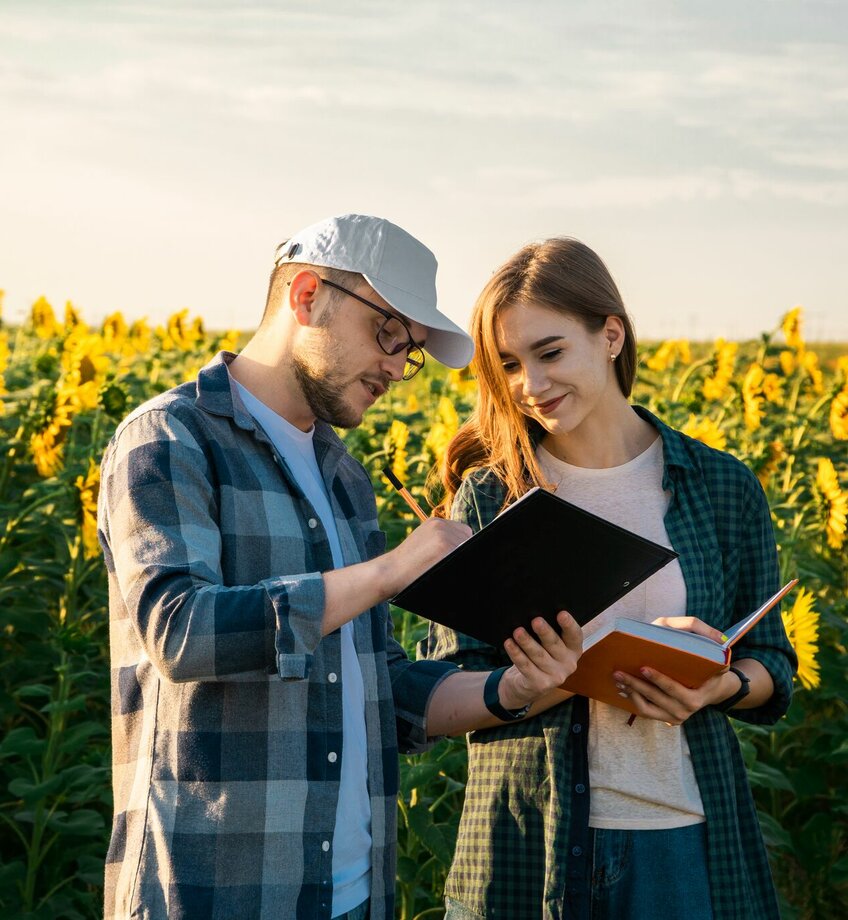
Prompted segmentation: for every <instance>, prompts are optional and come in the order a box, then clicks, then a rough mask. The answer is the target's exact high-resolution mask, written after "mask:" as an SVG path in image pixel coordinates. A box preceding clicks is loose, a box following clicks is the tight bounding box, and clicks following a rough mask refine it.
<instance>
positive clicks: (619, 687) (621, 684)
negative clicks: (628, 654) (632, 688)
mask: <svg viewBox="0 0 848 920" xmlns="http://www.w3.org/2000/svg"><path fill="white" fill-rule="evenodd" d="M615 685H616V687H618V689H619V690H624V689H625V687H624V684H623V683H621V681H619V680H617V681H616V682H615Z"/></svg>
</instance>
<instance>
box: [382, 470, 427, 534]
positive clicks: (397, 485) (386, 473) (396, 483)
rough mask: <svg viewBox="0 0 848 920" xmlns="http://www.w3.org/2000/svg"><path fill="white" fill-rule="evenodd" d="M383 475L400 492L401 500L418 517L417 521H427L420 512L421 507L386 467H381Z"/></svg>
mask: <svg viewBox="0 0 848 920" xmlns="http://www.w3.org/2000/svg"><path fill="white" fill-rule="evenodd" d="M383 475H384V476H385V477H386V479H388V480H389V482H390V483H391V484H392V485H393V486H394V487H395V488H396V489H397V490H398V492H400V496H401V498H402V499H403V500H404V501H405V502H406V503H407V505H409V507H410V508H412V510H413V511H414V512H415V513H416V514H417V515H418V519H419V520H421V521H426V520H427V515H426V514H424V512H423V511H422V510H421V506H420V505H419V504H418V502H417V501H415V499H414V498H413V497H412V496H411V495H410V494H409V490H408V489H407V488H406V486H405V485H404V484H403V483H402V482H401V481H400V480H399V479H398V478H397V476H395V474H394V473H393V472H392V471H391V470H390V469H389V468H388V467H387V466H384V467H383Z"/></svg>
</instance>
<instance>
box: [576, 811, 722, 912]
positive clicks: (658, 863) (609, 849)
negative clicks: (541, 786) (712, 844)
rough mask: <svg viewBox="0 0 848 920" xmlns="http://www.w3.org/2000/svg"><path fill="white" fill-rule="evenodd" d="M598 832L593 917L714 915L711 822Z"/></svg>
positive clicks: (594, 870)
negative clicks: (709, 858) (709, 865)
mask: <svg viewBox="0 0 848 920" xmlns="http://www.w3.org/2000/svg"><path fill="white" fill-rule="evenodd" d="M593 836H594V843H593V858H592V920H631V918H632V920H640V918H644V917H662V920H712V918H713V911H712V903H711V899H710V886H709V879H708V877H707V825H706V824H692V825H690V826H689V827H674V828H670V829H669V830H659V831H622V830H601V829H595V830H594V831H593Z"/></svg>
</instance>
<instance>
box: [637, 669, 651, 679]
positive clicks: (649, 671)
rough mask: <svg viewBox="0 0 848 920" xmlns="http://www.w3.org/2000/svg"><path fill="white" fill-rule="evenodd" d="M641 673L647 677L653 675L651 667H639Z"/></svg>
mask: <svg viewBox="0 0 848 920" xmlns="http://www.w3.org/2000/svg"><path fill="white" fill-rule="evenodd" d="M639 673H640V674H644V675H645V677H650V676H651V669H650V668H639Z"/></svg>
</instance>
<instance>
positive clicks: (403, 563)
mask: <svg viewBox="0 0 848 920" xmlns="http://www.w3.org/2000/svg"><path fill="white" fill-rule="evenodd" d="M470 536H471V528H470V527H469V526H468V525H467V524H460V523H459V521H446V520H443V519H442V518H429V519H428V520H426V521H424V522H423V523H421V524H420V525H419V526H418V527H416V528H415V530H413V531H412V533H411V534H410V535H409V536H408V537H407V538H406V539H405V540H404V541H403V543H401V544H400V545H399V546H396V547H395V548H394V549H393V550H392V551H391V552H388V553H386V554H385V555H384V556H381V557H380V562H381V563H382V568H383V572H384V578H385V591H384V592H383V593H384V595H385V596H386V597H393V596H394V595H395V594H397V593H398V592H399V591H401V590H402V589H403V588H405V587H406V586H407V585H408V584H410V583H411V582H413V581H415V579H416V578H418V576H419V575H421V574H422V573H423V572H425V571H426V570H427V569H429V568H430V566H432V565H435V564H436V563H437V562H439V560H441V559H443V558H444V557H445V556H447V554H448V553H449V552H451V551H452V550H454V549H456V548H457V546H459V545H460V543H464V542H465V541H466V540H467V539H468V538H469V537H470Z"/></svg>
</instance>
